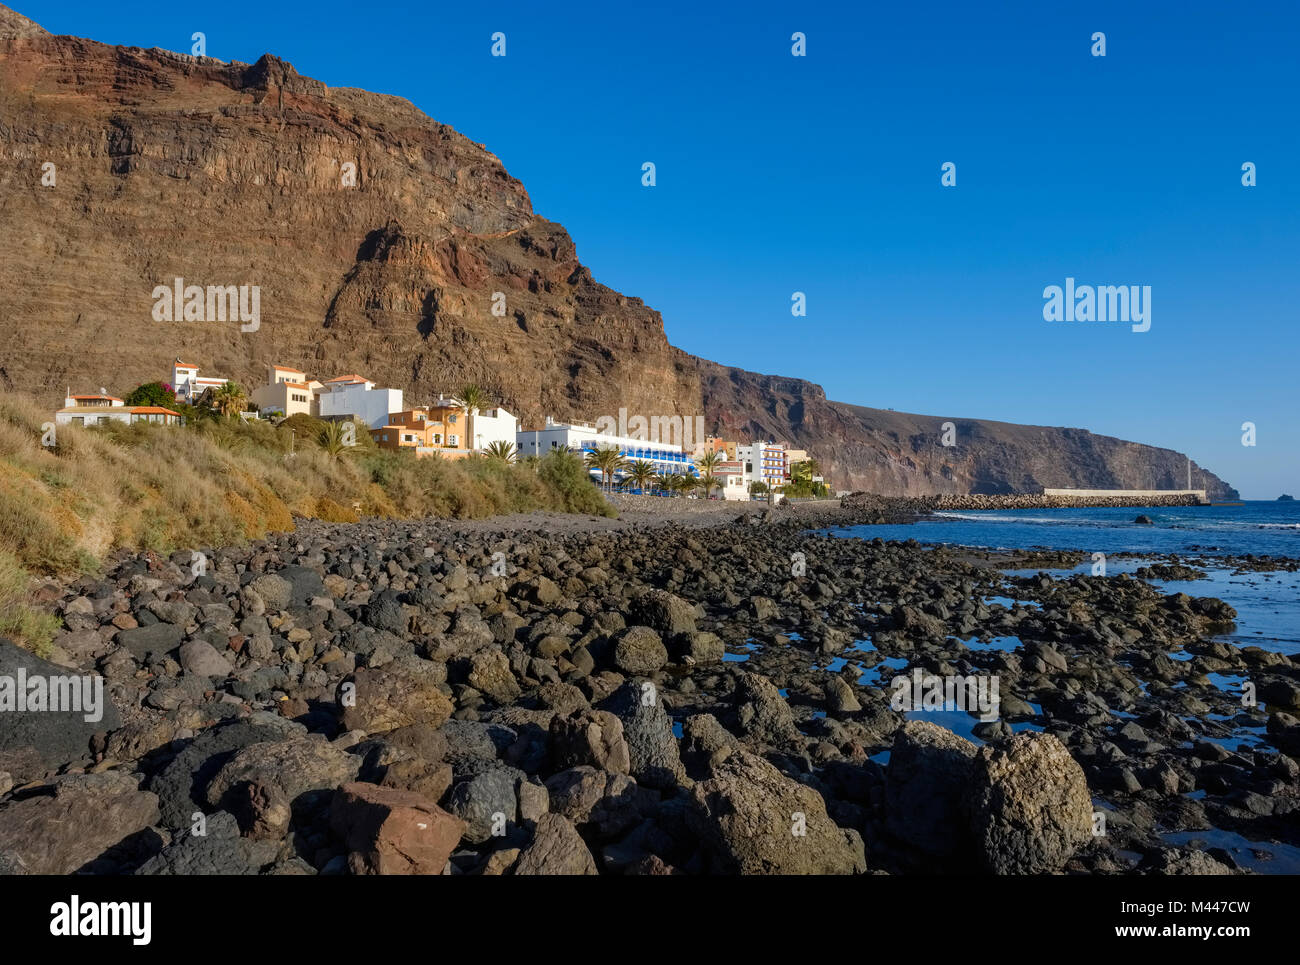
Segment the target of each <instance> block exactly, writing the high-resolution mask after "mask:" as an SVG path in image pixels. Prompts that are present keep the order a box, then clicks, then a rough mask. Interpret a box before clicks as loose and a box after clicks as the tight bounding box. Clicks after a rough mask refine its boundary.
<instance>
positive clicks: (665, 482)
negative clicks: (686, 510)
mask: <svg viewBox="0 0 1300 965" xmlns="http://www.w3.org/2000/svg"><path fill="white" fill-rule="evenodd" d="M676 478H677V474H676V473H667V472H661V473H659V474H658V475H657V476H655V488H656V489H658V490H659V491H660V492H663V493H667V494H668V495H669V496H671V495H672V494H673V489H674V487H675V484H674V482H673V480H674V479H676Z"/></svg>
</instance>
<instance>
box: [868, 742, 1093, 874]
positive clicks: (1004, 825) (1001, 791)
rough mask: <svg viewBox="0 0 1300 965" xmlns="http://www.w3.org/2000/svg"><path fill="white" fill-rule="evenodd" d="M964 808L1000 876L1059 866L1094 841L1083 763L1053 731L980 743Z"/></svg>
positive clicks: (986, 864)
mask: <svg viewBox="0 0 1300 965" xmlns="http://www.w3.org/2000/svg"><path fill="white" fill-rule="evenodd" d="M890 763H891V764H892V763H893V760H892V758H891V760H890ZM966 807H967V811H968V813H969V814H970V828H971V833H972V835H973V836H974V840H975V846H976V848H977V850H978V851H979V853H980V855H981V856H982V859H983V864H984V867H985V868H987V869H988V870H989V871H991V872H993V873H994V874H1025V875H1032V874H1045V873H1048V872H1052V871H1058V870H1059V869H1060V868H1061V867H1062V866H1063V865H1064V864H1065V863H1066V862H1067V861H1069V860H1070V858H1071V857H1072V856H1073V855H1074V852H1075V851H1077V850H1078V849H1079V848H1081V847H1083V846H1084V845H1085V844H1087V843H1088V842H1089V841H1091V840H1092V810H1093V808H1092V798H1091V796H1090V795H1089V793H1088V783H1087V781H1086V780H1085V778H1084V775H1083V768H1081V767H1080V766H1079V765H1078V764H1077V763H1075V760H1074V758H1072V757H1071V756H1070V753H1069V751H1067V750H1066V749H1065V745H1063V744H1062V743H1061V742H1060V741H1059V740H1057V739H1056V738H1055V737H1053V736H1052V735H1051V734H1044V733H1033V732H1030V731H1027V732H1024V733H1020V734H1017V735H1015V736H1014V737H1012V738H1011V740H1010V741H1009V742H1008V744H1007V745H1006V748H1005V749H1000V748H996V747H992V746H985V747H982V748H980V750H979V752H978V754H977V755H976V757H975V766H974V769H973V771H972V774H971V780H970V783H969V785H968V794H967V804H966Z"/></svg>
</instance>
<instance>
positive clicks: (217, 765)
mask: <svg viewBox="0 0 1300 965" xmlns="http://www.w3.org/2000/svg"><path fill="white" fill-rule="evenodd" d="M306 732H307V728H305V727H303V726H302V724H298V723H294V722H293V721H291V720H286V719H285V718H283V717H280V716H277V715H274V714H267V713H256V714H253V716H252V717H249V718H248V719H246V720H237V721H232V722H230V723H225V724H217V725H215V726H213V727H209V728H208V729H207V730H204V731H201V732H200V733H199V734H198V736H197V737H195V738H194V740H192V741H191V742H190V743H189V744H188V745H187V746H186V747H185V748H183V749H182V750H181V751H180V753H178V754H177V755H176V756H175V757H174V758H172V759H171V761H169V762H168V763H167V765H166V766H165V767H164V768H163V769H162V770H161V771H159V772H158V773H157V774H155V775H154V776H153V777H152V778H151V779H150V781H149V790H150V791H153V792H154V793H155V794H157V795H158V803H159V810H160V812H161V821H162V823H163V824H164V825H165V826H167V827H169V828H188V827H189V826H190V821H191V818H192V817H193V815H194V814H195V812H198V813H202V812H204V811H206V810H207V809H208V807H209V805H208V803H207V787H208V782H209V781H211V780H212V778H213V777H214V776H215V775H216V773H217V772H218V771H220V770H221V768H222V767H223V766H224V765H225V763H226V762H227V761H228V760H230V758H231V757H233V756H234V754H235V752H236V751H237V750H239V749H240V748H241V747H247V746H248V745H249V744H256V743H258V742H259V741H283V740H288V739H289V738H291V737H296V736H300V735H302V734H305V733H306Z"/></svg>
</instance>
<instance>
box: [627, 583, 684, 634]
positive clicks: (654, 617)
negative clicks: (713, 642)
mask: <svg viewBox="0 0 1300 965" xmlns="http://www.w3.org/2000/svg"><path fill="white" fill-rule="evenodd" d="M629 615H630V616H631V619H632V622H633V623H637V624H640V625H642V626H646V627H649V628H650V629H652V630H654V631H656V632H657V633H659V634H661V635H662V636H665V637H675V636H677V635H678V634H681V633H694V632H695V607H694V606H693V605H692V604H690V603H688V602H687V601H685V600H683V599H682V598H681V597H679V596H674V595H673V594H671V593H669V592H667V591H666V590H647V591H646V592H644V593H642V594H641V595H640V596H638V597H636V598H635V599H634V600H633V601H632V606H631V607H630V610H629Z"/></svg>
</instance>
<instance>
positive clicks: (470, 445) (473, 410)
mask: <svg viewBox="0 0 1300 965" xmlns="http://www.w3.org/2000/svg"><path fill="white" fill-rule="evenodd" d="M456 401H457V402H459V403H460V407H461V408H462V409H464V410H465V435H466V439H465V448H466V449H469V450H470V451H471V452H472V451H473V450H474V449H477V448H478V447H477V446H476V445H475V444H474V416H475V415H476V414H477V413H478V411H479V410H480V409H486V408H487V407H488V406H489V405H491V404H492V400H491V399H489V398H488V394H487V393H486V392H485V391H483V388H482V387H481V386H479V385H478V384H477V383H473V382H471V383H470V384H469V385H467V386H465V387H464V388H463V389H461V390H460V394H459V395H457V396H456Z"/></svg>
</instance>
